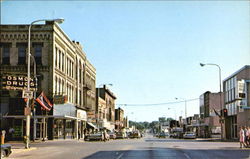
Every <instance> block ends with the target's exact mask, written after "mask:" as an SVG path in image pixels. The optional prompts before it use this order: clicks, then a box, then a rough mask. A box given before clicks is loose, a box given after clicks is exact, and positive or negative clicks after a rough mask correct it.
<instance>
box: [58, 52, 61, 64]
mask: <svg viewBox="0 0 250 159" xmlns="http://www.w3.org/2000/svg"><path fill="white" fill-rule="evenodd" d="M58 53H59V57H58V61H59V69H61V50H59V52H58Z"/></svg>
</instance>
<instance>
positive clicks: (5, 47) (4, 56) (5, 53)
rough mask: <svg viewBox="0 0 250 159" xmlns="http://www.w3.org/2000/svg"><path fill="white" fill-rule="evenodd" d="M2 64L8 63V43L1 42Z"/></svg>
mask: <svg viewBox="0 0 250 159" xmlns="http://www.w3.org/2000/svg"><path fill="white" fill-rule="evenodd" d="M2 52H3V54H2V64H5V65H7V64H10V44H3V47H2Z"/></svg>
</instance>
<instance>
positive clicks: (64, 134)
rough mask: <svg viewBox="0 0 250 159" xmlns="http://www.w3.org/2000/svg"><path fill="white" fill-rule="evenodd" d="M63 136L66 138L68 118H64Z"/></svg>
mask: <svg viewBox="0 0 250 159" xmlns="http://www.w3.org/2000/svg"><path fill="white" fill-rule="evenodd" d="M63 138H64V139H66V119H63Z"/></svg>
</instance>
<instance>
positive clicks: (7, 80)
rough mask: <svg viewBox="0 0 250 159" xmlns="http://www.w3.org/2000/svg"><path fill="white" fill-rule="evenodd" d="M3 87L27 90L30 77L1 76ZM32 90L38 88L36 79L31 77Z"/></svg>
mask: <svg viewBox="0 0 250 159" xmlns="http://www.w3.org/2000/svg"><path fill="white" fill-rule="evenodd" d="M1 86H2V89H7V90H26V89H27V87H28V77H27V76H25V75H20V74H19V75H3V76H2V78H1ZM30 90H31V91H35V90H36V84H35V80H34V79H33V78H30Z"/></svg>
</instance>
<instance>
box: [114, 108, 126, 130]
mask: <svg viewBox="0 0 250 159" xmlns="http://www.w3.org/2000/svg"><path fill="white" fill-rule="evenodd" d="M123 128H125V125H124V110H123V109H121V108H120V107H119V108H117V109H115V129H116V130H117V131H121V130H122V129H123Z"/></svg>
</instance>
